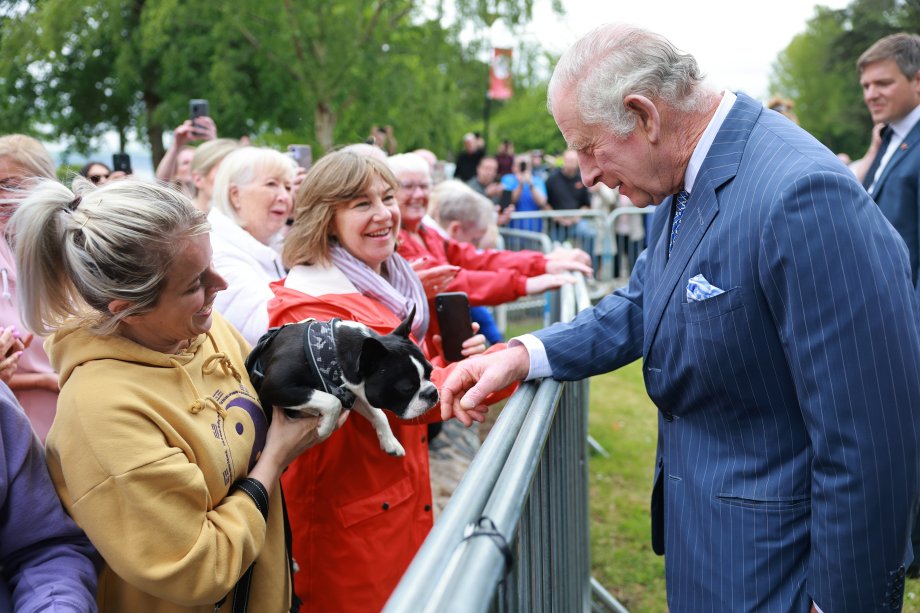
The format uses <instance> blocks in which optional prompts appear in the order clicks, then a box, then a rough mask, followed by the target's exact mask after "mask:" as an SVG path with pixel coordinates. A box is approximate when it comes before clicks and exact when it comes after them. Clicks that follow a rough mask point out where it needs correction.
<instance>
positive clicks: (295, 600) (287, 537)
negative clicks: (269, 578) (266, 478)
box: [278, 483, 303, 613]
mask: <svg viewBox="0 0 920 613" xmlns="http://www.w3.org/2000/svg"><path fill="white" fill-rule="evenodd" d="M278 490H279V491H280V492H281V512H282V513H283V515H284V547H285V549H286V550H287V558H288V571H289V572H290V573H291V613H298V611H300V605H302V604H303V602H301V600H300V598H299V597H298V596H297V593H296V592H295V591H294V549H293V542H294V539H293V537H292V536H291V522H290V520H289V519H288V512H287V502H285V500H284V489H283V488H282V487H281V483H278Z"/></svg>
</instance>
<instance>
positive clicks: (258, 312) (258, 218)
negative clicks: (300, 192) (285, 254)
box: [208, 147, 296, 345]
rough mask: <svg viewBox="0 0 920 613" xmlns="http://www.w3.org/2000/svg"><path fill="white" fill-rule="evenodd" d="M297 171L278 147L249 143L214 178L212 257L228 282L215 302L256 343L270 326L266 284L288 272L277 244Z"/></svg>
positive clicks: (289, 205) (288, 209)
mask: <svg viewBox="0 0 920 613" xmlns="http://www.w3.org/2000/svg"><path fill="white" fill-rule="evenodd" d="M295 170H296V166H295V164H294V161H293V160H292V159H291V158H289V157H287V156H286V155H284V154H282V153H279V152H278V151H275V150H273V149H267V148H263V147H245V148H243V149H239V150H238V151H234V152H233V153H231V154H230V155H228V156H227V157H226V158H224V161H223V162H222V163H221V165H220V169H219V170H218V171H217V176H216V177H215V178H214V191H213V195H212V206H211V212H210V213H209V214H208V221H209V222H210V223H211V245H212V247H213V249H214V256H213V257H214V260H213V261H214V267H215V268H216V269H217V271H218V272H219V273H220V274H221V276H223V278H224V279H226V281H227V284H228V288H227V289H226V290H225V291H223V292H221V293H220V294H218V296H217V300H216V301H215V303H214V306H215V307H216V308H217V310H218V311H219V312H220V313H221V314H222V315H223V316H224V317H225V318H226V319H227V320H228V321H230V323H232V324H233V325H234V326H235V327H236V329H237V330H239V331H240V333H241V334H242V335H243V337H244V338H245V339H246V340H247V341H249V343H250V344H252V345H255V344H256V342H257V341H258V340H259V337H260V336H262V334H264V333H265V331H266V330H267V329H268V310H267V309H266V305H267V304H268V301H269V299H271V298H272V296H273V294H272V291H271V290H270V289H269V288H268V284H269V283H270V282H272V281H277V280H278V279H281V278H282V277H284V276H285V270H284V265H283V264H282V263H281V257H280V256H279V254H278V252H277V251H276V250H275V248H274V247H273V246H274V245H277V244H279V243H280V236H281V234H280V233H281V230H282V229H283V228H284V227H285V222H286V221H287V219H288V217H290V214H291V208H292V196H291V184H292V181H293V179H294V175H295Z"/></svg>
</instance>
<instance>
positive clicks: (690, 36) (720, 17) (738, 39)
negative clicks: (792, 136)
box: [493, 0, 856, 100]
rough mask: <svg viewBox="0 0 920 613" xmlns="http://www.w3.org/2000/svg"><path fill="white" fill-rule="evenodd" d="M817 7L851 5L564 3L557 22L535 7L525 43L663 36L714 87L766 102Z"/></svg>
mask: <svg viewBox="0 0 920 613" xmlns="http://www.w3.org/2000/svg"><path fill="white" fill-rule="evenodd" d="M819 4H820V5H823V6H827V7H830V8H835V9H839V8H843V7H845V6H847V5H848V4H849V1H848V0H825V1H824V2H817V3H816V2H812V1H811V0H771V1H770V2H750V1H749V0H696V1H687V0H682V1H681V0H630V1H629V2H623V1H617V0H563V5H564V6H565V9H566V16H565V17H563V18H561V19H560V18H559V17H558V16H557V15H555V14H554V13H553V12H552V11H551V10H550V8H549V7H550V4H549V0H536V2H534V5H535V6H534V12H535V16H534V17H535V18H534V22H533V23H532V24H531V26H530V27H529V28H528V30H527V33H526V34H525V36H526V37H527V38H528V39H529V40H531V41H534V42H539V43H540V44H541V45H543V47H544V48H547V49H551V50H553V51H557V52H561V51H563V50H565V48H566V47H568V46H569V45H570V44H571V43H573V42H574V41H575V40H577V39H578V37H579V36H581V35H583V34H585V33H587V32H589V31H590V30H591V29H592V28H594V27H596V26H598V25H600V24H603V23H610V22H614V21H620V22H626V23H630V24H633V25H637V26H641V27H643V28H646V29H649V30H653V31H655V32H658V33H659V34H663V35H664V36H666V37H667V38H668V39H670V41H671V42H672V43H674V44H675V45H676V46H677V47H678V48H680V49H681V50H683V51H685V52H688V53H690V54H692V55H693V56H695V57H696V59H697V61H698V62H699V64H700V68H701V69H702V70H703V72H704V73H706V75H707V76H708V77H709V80H710V81H711V82H712V83H713V84H715V85H719V86H722V87H727V88H729V89H732V90H741V91H744V92H746V93H748V94H749V95H751V96H754V97H755V98H760V99H761V100H765V99H766V98H768V97H769V95H770V94H771V92H769V91H768V82H769V78H770V71H771V67H772V65H773V62H774V61H775V60H776V57H777V55H778V54H779V53H780V51H782V50H783V49H784V48H785V47H786V46H787V45H788V44H789V43H790V42H791V41H792V38H793V37H794V36H795V35H796V34H799V33H801V32H804V31H805V23H806V21H808V20H809V19H810V18H811V17H812V16H814V14H815V6H816V5H819ZM509 40H510V39H509V36H508V35H507V33H506V32H503V31H502V28H501V26H500V24H496V25H495V26H494V27H493V44H495V45H496V46H502V45H504V44H507V43H508V42H509ZM512 46H513V45H512ZM855 86H856V83H855V81H854V87H855Z"/></svg>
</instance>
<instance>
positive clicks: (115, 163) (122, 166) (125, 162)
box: [112, 152, 131, 175]
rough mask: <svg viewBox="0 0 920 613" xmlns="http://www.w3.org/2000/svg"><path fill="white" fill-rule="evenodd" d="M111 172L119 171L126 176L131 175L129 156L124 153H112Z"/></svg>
mask: <svg viewBox="0 0 920 613" xmlns="http://www.w3.org/2000/svg"><path fill="white" fill-rule="evenodd" d="M112 170H113V171H115V170H120V171H122V172H123V173H125V174H126V175H129V174H131V156H130V155H128V154H127V153H124V152H122V153H113V154H112Z"/></svg>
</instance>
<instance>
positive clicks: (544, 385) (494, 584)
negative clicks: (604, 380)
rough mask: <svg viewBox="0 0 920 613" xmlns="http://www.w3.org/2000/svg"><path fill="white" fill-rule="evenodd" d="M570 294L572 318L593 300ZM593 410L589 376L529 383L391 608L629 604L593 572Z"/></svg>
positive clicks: (564, 310)
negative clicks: (590, 451) (590, 507)
mask: <svg viewBox="0 0 920 613" xmlns="http://www.w3.org/2000/svg"><path fill="white" fill-rule="evenodd" d="M560 294H561V297H560V300H559V301H558V305H559V310H556V311H555V314H556V315H558V316H560V317H562V318H564V319H570V318H572V317H574V315H575V313H576V312H577V311H578V310H580V309H582V308H585V307H587V306H588V305H590V300H589V298H588V293H587V289H586V287H585V285H584V282H583V280H580V282H579V283H576V284H574V285H571V286H566V287H564V288H563V289H562V290H560ZM587 414H588V382H587V381H579V382H574V383H564V384H563V383H559V382H558V381H555V380H552V379H545V380H542V381H540V382H527V383H523V384H522V385H521V386H520V388H519V389H518V390H517V391H516V392H515V393H514V394H513V395H512V396H511V398H510V399H509V400H508V402H507V404H506V405H505V407H504V409H503V410H502V412H501V415H500V416H499V417H498V419H497V420H496V422H495V425H494V426H493V428H492V430H491V432H490V433H489V435H488V437H487V438H486V440H485V442H484V443H483V445H482V447H481V449H480V450H479V452H478V453H477V454H476V457H475V458H474V460H473V462H472V464H471V465H470V467H469V469H468V471H467V473H466V475H465V476H464V478H463V480H462V481H461V482H460V485H459V486H458V487H457V489H456V491H455V492H454V495H453V496H452V497H451V499H450V501H449V503H448V504H447V506H446V507H445V509H444V511H443V513H442V514H441V516H440V517H439V518H438V520H437V522H436V523H435V525H434V528H433V529H432V531H431V533H430V534H429V535H428V538H427V539H426V540H425V542H424V543H423V545H422V547H421V549H420V550H419V552H418V553H417V554H416V556H415V559H414V560H413V562H412V564H411V565H410V566H409V568H408V570H407V571H406V573H405V575H404V576H403V578H402V580H401V582H400V583H399V585H398V586H397V588H396V590H395V591H394V592H393V594H392V596H391V597H390V600H389V601H388V602H387V605H386V607H385V609H384V611H385V612H387V613H403V612H412V613H416V612H439V613H440V612H442V611H451V612H470V613H474V612H475V613H479V612H484V611H496V612H506V611H507V612H518V611H523V612H528V613H529V612H534V613H539V612H542V611H565V612H569V611H573V612H574V611H589V610H591V607H592V594H594V595H595V600H594V602H593V604H594V606H596V607H598V606H604V607H606V608H607V609H608V610H612V611H625V609H623V608H622V607H621V606H619V603H617V602H616V600H615V599H614V598H613V597H612V596H611V595H610V594H608V593H607V592H606V591H605V590H604V589H603V588H602V587H601V586H600V584H599V583H597V582H596V581H593V580H592V578H591V556H590V539H589V516H588V502H587V501H588V462H587V448H586V443H585V441H586V438H587V435H588V419H587Z"/></svg>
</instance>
